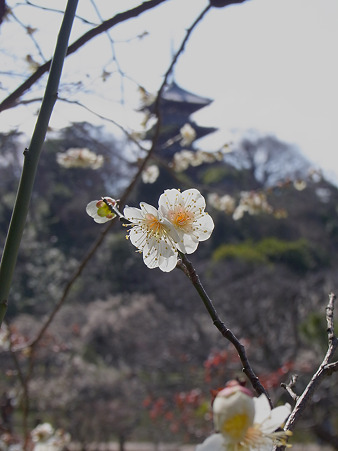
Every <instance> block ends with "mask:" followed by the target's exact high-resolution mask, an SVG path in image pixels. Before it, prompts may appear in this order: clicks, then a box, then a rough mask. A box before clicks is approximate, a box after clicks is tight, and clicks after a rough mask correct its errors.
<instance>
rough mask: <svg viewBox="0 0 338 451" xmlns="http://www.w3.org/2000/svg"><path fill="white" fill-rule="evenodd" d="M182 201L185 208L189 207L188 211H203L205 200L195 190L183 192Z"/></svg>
mask: <svg viewBox="0 0 338 451" xmlns="http://www.w3.org/2000/svg"><path fill="white" fill-rule="evenodd" d="M182 200H183V202H184V205H185V207H188V206H189V210H191V211H199V210H201V209H202V210H204V208H205V199H204V197H203V196H202V194H201V193H200V192H199V191H198V190H197V189H195V188H192V189H187V190H185V191H183V193H182Z"/></svg>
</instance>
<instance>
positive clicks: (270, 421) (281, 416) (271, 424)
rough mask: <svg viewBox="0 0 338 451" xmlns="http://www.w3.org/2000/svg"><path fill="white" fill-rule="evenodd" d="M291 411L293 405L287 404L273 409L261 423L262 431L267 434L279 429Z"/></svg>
mask: <svg viewBox="0 0 338 451" xmlns="http://www.w3.org/2000/svg"><path fill="white" fill-rule="evenodd" d="M290 413H291V406H290V405H289V404H285V405H284V406H278V407H276V408H275V409H272V410H271V413H270V415H269V417H268V418H266V419H265V420H264V421H263V423H262V424H261V427H260V429H261V431H262V432H264V433H265V434H270V433H271V432H274V431H275V430H276V429H278V428H279V427H280V426H281V425H282V424H283V423H284V422H285V420H286V419H287V417H288V416H289V415H290Z"/></svg>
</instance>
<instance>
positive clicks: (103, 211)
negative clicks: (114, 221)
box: [96, 200, 115, 218]
mask: <svg viewBox="0 0 338 451" xmlns="http://www.w3.org/2000/svg"><path fill="white" fill-rule="evenodd" d="M96 207H97V214H98V215H99V216H101V217H102V218H104V217H107V218H113V217H114V216H115V215H114V213H113V212H111V211H110V208H109V207H108V205H107V204H106V203H105V202H103V200H99V201H98V202H97V204H96Z"/></svg>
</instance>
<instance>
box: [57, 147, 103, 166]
mask: <svg viewBox="0 0 338 451" xmlns="http://www.w3.org/2000/svg"><path fill="white" fill-rule="evenodd" d="M56 161H57V162H58V164H59V165H60V166H63V167H64V168H84V169H87V168H89V169H98V168H100V167H101V166H102V165H103V156H102V155H97V154H96V153H95V152H92V151H91V150H89V149H87V148H83V149H82V148H71V149H68V150H67V151H66V152H62V153H61V152H58V153H57V154H56Z"/></svg>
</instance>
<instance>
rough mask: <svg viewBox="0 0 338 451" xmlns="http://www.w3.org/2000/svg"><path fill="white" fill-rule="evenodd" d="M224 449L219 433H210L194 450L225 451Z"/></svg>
mask: <svg viewBox="0 0 338 451" xmlns="http://www.w3.org/2000/svg"><path fill="white" fill-rule="evenodd" d="M225 449H226V448H225V447H224V440H223V437H222V435H221V434H212V435H210V436H209V437H208V438H206V439H205V440H204V442H203V443H202V444H201V445H197V446H196V451H225Z"/></svg>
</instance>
